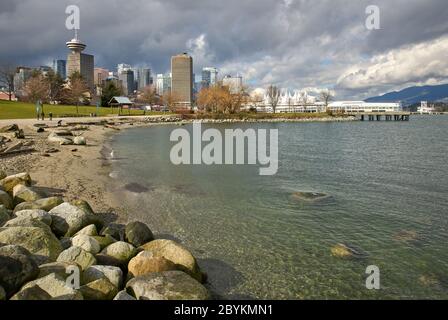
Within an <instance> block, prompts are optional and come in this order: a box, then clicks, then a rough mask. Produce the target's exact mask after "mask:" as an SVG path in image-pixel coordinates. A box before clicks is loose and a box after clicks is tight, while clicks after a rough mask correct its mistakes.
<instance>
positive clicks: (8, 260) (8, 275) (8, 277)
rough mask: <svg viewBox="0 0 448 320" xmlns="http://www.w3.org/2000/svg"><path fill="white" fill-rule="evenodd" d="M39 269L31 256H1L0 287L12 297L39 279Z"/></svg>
mask: <svg viewBox="0 0 448 320" xmlns="http://www.w3.org/2000/svg"><path fill="white" fill-rule="evenodd" d="M38 273H39V269H38V268H37V264H36V263H35V262H34V261H33V260H32V259H31V257H30V256H26V255H22V254H11V255H7V256H6V255H0V286H2V287H3V288H4V289H5V291H6V296H7V297H10V296H12V295H13V294H14V293H15V292H17V291H18V290H19V289H20V287H21V286H22V285H23V284H24V283H26V282H27V281H30V280H33V279H35V278H36V277H37V275H38Z"/></svg>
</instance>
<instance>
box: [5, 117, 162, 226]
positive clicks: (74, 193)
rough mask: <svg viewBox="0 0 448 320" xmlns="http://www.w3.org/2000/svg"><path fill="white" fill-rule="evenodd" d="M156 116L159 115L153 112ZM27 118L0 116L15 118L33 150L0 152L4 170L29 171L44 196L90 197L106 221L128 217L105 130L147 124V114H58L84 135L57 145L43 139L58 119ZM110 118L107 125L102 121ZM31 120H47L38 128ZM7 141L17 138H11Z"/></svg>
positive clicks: (66, 126) (66, 124)
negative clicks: (117, 194) (115, 190)
mask: <svg viewBox="0 0 448 320" xmlns="http://www.w3.org/2000/svg"><path fill="white" fill-rule="evenodd" d="M154 118H157V119H158V118H160V117H154ZM58 120H60V119H53V121H37V120H34V119H26V120H0V127H4V126H7V125H11V124H17V125H18V126H19V128H20V129H23V131H24V134H25V139H21V140H20V141H22V142H23V143H24V144H25V145H30V147H32V148H34V149H35V151H33V152H31V153H24V154H16V155H11V156H4V157H1V158H0V168H2V169H3V170H4V171H5V172H7V173H8V174H14V173H17V172H24V171H26V172H30V173H31V176H32V179H33V183H34V184H35V187H37V188H38V189H40V190H41V191H42V192H43V193H45V194H47V195H48V196H54V195H59V196H62V197H64V199H65V200H67V201H70V200H74V197H77V198H78V199H82V200H85V201H88V202H89V203H90V204H91V205H92V207H93V209H94V210H95V211H96V212H98V213H100V214H101V215H103V217H104V218H106V220H108V221H117V222H126V219H127V213H126V211H125V210H124V209H123V208H121V207H120V204H119V203H117V202H116V201H115V200H114V197H112V196H111V194H110V193H109V192H108V191H111V183H110V182H111V180H112V179H111V178H110V177H109V165H110V162H109V161H108V160H110V159H109V158H110V150H108V149H107V146H106V145H105V141H106V139H107V137H108V136H110V135H112V134H114V133H117V132H119V131H118V130H122V129H125V128H129V127H136V126H145V125H150V124H151V121H152V120H153V119H151V117H132V119H128V118H118V117H110V118H94V119H93V118H70V119H62V120H63V122H62V128H64V129H69V130H74V131H73V132H74V133H75V134H76V135H82V136H83V137H85V138H86V140H87V145H86V146H76V145H59V144H58V143H54V142H49V141H48V140H47V138H48V136H49V134H50V132H51V131H52V130H55V129H57V128H58V127H57V122H58ZM106 121H107V123H109V124H111V127H106V126H105V125H104V123H105V122H106ZM35 124H44V125H46V126H48V128H46V129H45V132H42V133H37V128H36V127H35V126H34V125H35ZM12 140H13V141H12V142H10V144H12V143H14V142H16V141H18V140H16V139H12Z"/></svg>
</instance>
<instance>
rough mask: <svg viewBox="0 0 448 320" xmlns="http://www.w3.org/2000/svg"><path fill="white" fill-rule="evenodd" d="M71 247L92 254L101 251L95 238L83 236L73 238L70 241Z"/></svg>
mask: <svg viewBox="0 0 448 320" xmlns="http://www.w3.org/2000/svg"><path fill="white" fill-rule="evenodd" d="M72 246H74V247H80V248H83V249H84V250H86V251H87V252H90V253H92V254H97V253H99V252H100V250H101V247H100V244H99V242H98V241H96V240H95V238H93V237H90V236H87V235H84V234H78V235H77V236H74V237H73V239H72Z"/></svg>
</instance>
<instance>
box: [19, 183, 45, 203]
mask: <svg viewBox="0 0 448 320" xmlns="http://www.w3.org/2000/svg"><path fill="white" fill-rule="evenodd" d="M12 194H13V198H14V205H18V204H19V203H22V202H33V201H36V200H39V199H42V197H41V195H40V194H39V193H37V192H36V191H35V190H33V189H32V188H31V187H27V186H25V185H23V184H18V185H16V186H15V187H14V188H13V189H12Z"/></svg>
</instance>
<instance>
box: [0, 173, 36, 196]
mask: <svg viewBox="0 0 448 320" xmlns="http://www.w3.org/2000/svg"><path fill="white" fill-rule="evenodd" d="M18 184H23V185H26V186H29V185H30V184H31V176H30V175H29V173H27V172H22V173H18V174H14V175H11V176H7V177H6V178H3V179H2V180H0V186H2V187H3V190H4V191H6V192H8V193H12V190H13V189H14V187H15V186H16V185H18Z"/></svg>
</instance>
